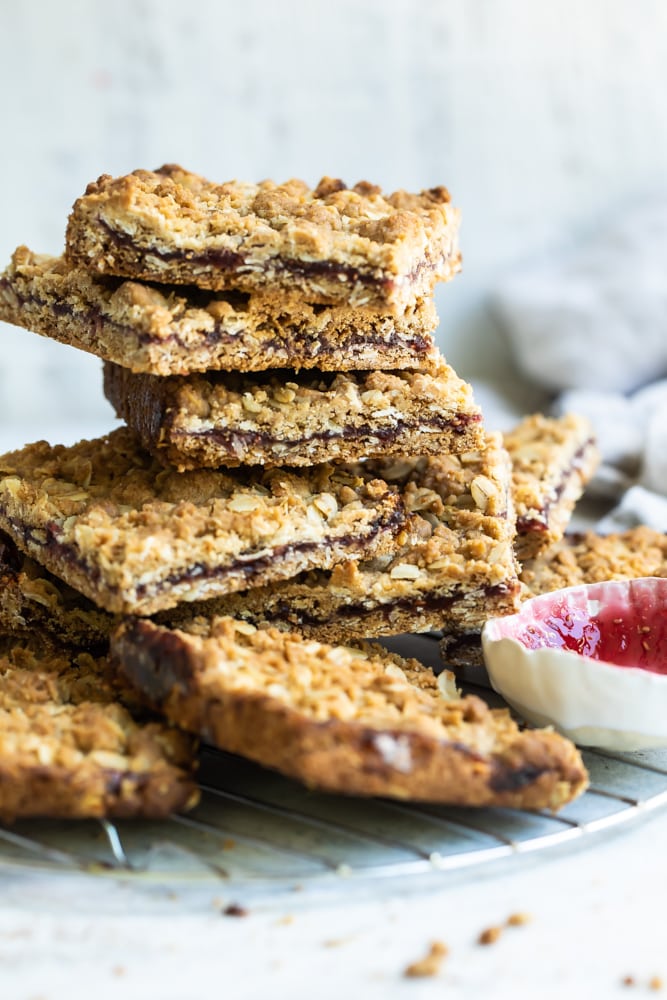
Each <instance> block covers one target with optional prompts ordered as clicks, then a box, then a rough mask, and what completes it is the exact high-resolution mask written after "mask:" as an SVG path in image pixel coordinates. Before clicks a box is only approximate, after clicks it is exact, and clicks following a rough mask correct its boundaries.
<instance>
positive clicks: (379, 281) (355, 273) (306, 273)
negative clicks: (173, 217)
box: [97, 219, 454, 289]
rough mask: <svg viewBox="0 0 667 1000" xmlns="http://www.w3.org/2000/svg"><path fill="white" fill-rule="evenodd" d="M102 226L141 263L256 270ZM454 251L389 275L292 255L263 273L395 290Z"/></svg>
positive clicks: (218, 254) (224, 253) (228, 254)
mask: <svg viewBox="0 0 667 1000" xmlns="http://www.w3.org/2000/svg"><path fill="white" fill-rule="evenodd" d="M97 222H98V225H99V226H100V228H101V229H103V230H104V231H105V232H106V235H107V240H108V245H109V246H110V247H112V248H117V247H120V248H125V249H127V250H130V251H131V256H132V258H133V260H134V261H135V262H136V263H137V264H139V265H141V264H143V263H144V255H145V254H150V255H151V256H153V257H157V258H159V259H160V260H164V261H167V262H169V261H183V262H185V263H187V264H193V265H195V266H196V267H203V268H215V270H217V271H221V272H227V273H229V274H238V273H243V272H244V271H250V272H252V271H256V270H257V269H258V264H257V262H255V261H253V260H249V259H248V258H246V257H244V256H243V254H239V253H234V252H233V251H231V250H216V249H209V250H201V251H197V250H187V249H185V250H175V251H173V252H169V251H165V250H158V249H157V248H156V247H153V246H150V247H143V246H138V245H137V243H136V242H135V240H133V239H132V237H130V236H128V235H127V234H125V233H119V232H118V231H117V230H116V229H113V228H112V227H111V226H109V225H108V223H106V222H104V220H102V219H98V220H97ZM453 256H454V255H453V254H443V255H442V257H441V258H440V259H439V260H435V261H431V260H427V259H426V258H422V259H421V260H420V261H418V262H417V264H416V265H415V267H414V268H413V269H412V271H410V272H409V273H408V274H405V275H395V276H390V277H388V276H386V275H385V274H383V273H382V272H380V273H378V269H377V268H373V269H369V270H362V269H361V268H359V267H353V266H352V265H350V264H341V263H339V262H338V261H331V260H308V261H306V260H299V259H295V258H292V257H279V256H275V257H270V258H268V260H267V261H265V262H264V263H263V266H262V268H261V269H262V270H263V271H264V272H272V273H277V274H281V273H282V274H289V275H292V276H294V277H301V278H311V277H329V278H334V279H336V280H337V281H338V282H340V283H341V284H342V283H343V282H344V283H345V284H348V283H349V284H355V285H359V284H361V285H365V286H367V287H368V288H378V289H392V288H395V287H396V286H397V285H401V284H414V283H416V282H417V281H419V279H420V278H421V277H422V276H423V275H427V274H431V273H433V272H434V271H437V270H439V268H440V267H441V266H442V264H443V263H445V262H446V261H447V260H449V259H450V258H451V257H453Z"/></svg>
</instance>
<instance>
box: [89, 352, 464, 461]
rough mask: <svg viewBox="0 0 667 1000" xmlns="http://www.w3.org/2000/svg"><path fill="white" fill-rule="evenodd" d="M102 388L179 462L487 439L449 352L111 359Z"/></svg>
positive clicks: (437, 449)
mask: <svg viewBox="0 0 667 1000" xmlns="http://www.w3.org/2000/svg"><path fill="white" fill-rule="evenodd" d="M104 391H105V393H106V396H107V399H109V400H110V402H111V403H112V404H113V406H114V407H115V409H116V413H117V414H118V416H119V417H122V418H123V419H124V420H125V422H126V423H127V424H129V426H130V427H131V428H132V429H133V430H134V431H135V432H136V433H137V434H138V435H139V437H140V438H141V442H142V444H143V446H144V447H145V448H146V449H147V450H148V451H150V452H151V453H152V454H154V455H155V456H156V457H157V458H159V459H160V460H161V461H162V462H164V463H165V464H171V465H174V466H175V467H176V468H177V469H179V470H180V471H183V470H184V469H196V468H200V467H208V468H217V467H218V466H221V465H224V466H228V467H229V466H237V465H253V464H259V465H266V466H275V465H289V466H302V465H305V466H310V465H315V464H317V463H320V462H328V461H341V460H342V461H354V460H355V459H358V458H361V457H364V456H365V457H373V456H382V455H395V454H405V453H406V452H408V453H411V454H416V455H422V454H423V455H426V454H443V453H445V452H463V451H470V450H471V449H473V448H477V447H480V446H481V444H482V442H483V433H482V416H481V412H480V410H479V408H478V407H477V406H476V405H475V404H474V402H473V397H472V389H471V388H470V386H469V385H468V384H467V383H466V382H464V381H463V380H462V379H460V378H458V377H457V376H456V375H455V373H454V372H453V371H452V369H451V368H450V367H449V366H448V365H447V364H445V362H444V361H443V360H439V361H438V362H436V363H435V364H434V365H433V366H432V367H431V368H430V369H429V370H426V371H417V372H414V371H406V372H400V371H399V372H367V373H362V372H358V373H353V372H346V373H343V372H339V373H338V374H330V375H326V374H325V373H322V372H308V373H301V374H296V373H294V372H283V371H276V372H268V373H266V374H264V375H262V376H259V375H252V376H251V375H243V376H240V375H230V374H226V373H209V374H207V375H191V376H190V377H188V378H179V377H173V378H160V377H158V376H153V375H136V374H133V373H132V372H129V371H128V370H127V369H126V368H120V367H119V366H118V365H111V364H106V365H105V369H104Z"/></svg>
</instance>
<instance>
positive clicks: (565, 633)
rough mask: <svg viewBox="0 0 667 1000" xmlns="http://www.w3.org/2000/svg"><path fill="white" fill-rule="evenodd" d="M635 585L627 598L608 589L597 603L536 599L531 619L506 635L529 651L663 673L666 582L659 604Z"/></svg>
mask: <svg viewBox="0 0 667 1000" xmlns="http://www.w3.org/2000/svg"><path fill="white" fill-rule="evenodd" d="M639 583H642V581H631V582H630V586H629V587H628V590H627V591H626V594H627V598H626V599H625V600H621V599H619V597H618V596H609V595H610V594H611V593H612V592H611V590H608V591H607V594H606V595H605V597H604V599H603V600H600V601H598V600H593V599H592V598H591V599H590V600H589V599H588V598H587V597H586V596H585V593H584V592H583V591H582V592H581V593H580V594H576V593H570V594H567V593H565V594H564V595H563V596H562V597H560V598H556V599H551V600H549V601H547V600H544V599H539V603H536V604H535V609H536V610H535V619H534V620H532V621H530V622H526V621H523V622H522V621H521V620H520V617H519V619H518V620H517V622H516V624H514V625H513V626H512V630H511V632H508V633H507V634H511V637H512V638H515V639H517V640H518V641H519V642H521V643H522V644H523V645H524V646H526V648H528V649H543V648H544V647H547V648H550V649H562V650H568V651H571V652H574V653H578V654H579V655H581V656H586V657H589V658H590V659H594V660H600V661H604V662H605V663H611V664H614V665H615V666H618V667H640V668H641V669H643V670H648V671H650V672H652V673H658V674H667V616H665V613H664V598H665V596H667V582H663V581H661V582H660V583H658V584H657V586H660V587H661V588H662V590H663V595H662V600H661V599H660V598H659V597H656V594H655V590H653V591H651V590H650V589H649V588H647V587H646V586H637V584H639ZM633 585H634V586H633ZM601 586H602V585H601ZM649 587H650V585H649Z"/></svg>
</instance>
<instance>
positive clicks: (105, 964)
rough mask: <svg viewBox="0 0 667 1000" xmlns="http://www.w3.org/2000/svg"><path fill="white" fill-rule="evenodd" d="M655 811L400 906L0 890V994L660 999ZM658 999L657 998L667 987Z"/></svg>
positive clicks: (666, 887) (7, 885) (184, 999)
mask: <svg viewBox="0 0 667 1000" xmlns="http://www.w3.org/2000/svg"><path fill="white" fill-rule="evenodd" d="M666 836H667V814H665V813H664V812H663V813H662V814H660V815H658V816H656V817H654V818H652V819H650V820H647V821H645V822H644V823H642V824H641V825H639V826H636V827H635V828H634V829H632V830H628V831H626V832H624V833H623V834H617V835H616V836H615V837H613V838H611V839H606V840H600V841H598V842H595V843H591V844H590V846H589V847H587V848H586V849H585V850H584V849H579V850H574V849H571V850H569V851H568V852H567V853H566V854H561V855H559V856H556V857H550V858H545V857H542V856H540V857H538V856H534V857H532V858H530V857H529V858H525V859H517V864H516V865H510V866H508V867H507V868H506V869H504V870H503V871H502V872H501V873H499V874H490V875H488V876H486V877H480V876H479V875H477V876H475V875H472V874H471V876H470V878H469V879H468V880H467V881H465V882H457V883H455V884H452V885H448V883H447V879H446V877H443V879H442V881H439V882H438V881H436V879H435V878H434V881H433V883H432V885H431V886H430V887H429V888H424V887H423V885H422V886H421V887H420V889H419V890H418V891H413V892H405V893H402V894H398V893H396V891H394V892H392V891H391V889H390V888H389V889H387V888H382V887H380V886H377V887H371V888H369V889H368V892H367V894H366V895H363V896H360V895H359V894H352V893H351V892H346V891H345V888H344V886H343V888H342V889H341V891H340V893H338V894H337V895H336V896H335V897H334V898H332V899H327V900H322V899H319V900H311V899H310V897H309V895H308V893H307V891H306V892H300V893H295V894H293V895H292V896H291V897H287V898H285V899H281V900H280V901H276V902H273V903H272V904H266V903H265V904H263V905H260V904H256V905H254V904H252V903H251V904H250V905H249V907H248V913H247V915H246V916H244V917H230V916H224V915H223V914H222V912H221V911H222V909H223V908H224V907H226V906H227V905H228V904H229V903H230V902H236V903H240V904H243V903H244V902H247V901H245V900H243V899H242V898H236V897H234V898H232V897H231V896H229V895H228V894H226V893H225V890H224V887H221V888H220V890H219V891H218V890H216V889H215V888H212V889H210V890H206V891H202V892H199V893H197V894H195V895H191V894H189V893H187V892H183V891H180V892H179V891H177V892H176V893H169V894H167V893H159V892H157V893H154V894H153V895H152V896H151V897H150V898H148V897H146V896H144V895H142V894H140V893H138V892H137V891H136V890H132V889H128V888H127V887H118V886H114V885H109V884H108V883H101V882H100V880H99V879H95V880H93V881H92V882H84V881H82V880H80V879H75V878H59V879H47V878H44V877H33V878H26V877H23V876H17V875H11V874H5V875H0V900H1V901H0V965H1V967H2V972H1V973H0V979H1V980H2V984H3V996H7V997H11V998H12V1000H55V998H61V997H67V998H68V1000H79V998H82V1000H83V998H85V997H89V996H90V995H91V991H93V992H94V995H95V997H96V1000H116V998H123V1000H134V998H137V1000H139V998H146V997H159V998H160V1000H192V998H193V997H204V996H211V995H221V996H233V997H234V998H235V1000H260V998H264V997H267V996H271V997H274V998H276V1000H283V998H285V1000H286V998H294V997H317V1000H339V998H340V997H341V996H349V997H352V998H357V997H364V998H368V1000H375V998H377V1000H385V998H391V1000H394V998H396V1000H399V998H402V997H419V998H436V997H441V996H447V997H454V998H457V1000H468V998H473V997H475V998H477V997H487V998H489V1000H523V998H525V1000H528V998H533V997H536V996H539V997H540V998H544V1000H561V998H564V997H568V998H572V1000H579V998H581V1000H584V998H586V1000H588V998H595V1000H606V998H614V997H621V996H628V995H629V992H628V987H627V986H625V985H624V984H623V979H624V978H625V977H626V976H632V977H633V979H634V980H635V983H636V989H635V990H634V991H632V993H631V995H633V996H643V995H647V994H648V995H658V996H659V995H660V993H655V994H654V993H653V991H652V990H651V989H650V987H649V982H650V980H651V979H652V978H653V977H655V976H658V977H660V978H661V979H662V980H663V982H665V983H666V984H667V953H666V951H665V945H664V927H665V921H664V914H663V906H664V899H665V893H666V892H667V867H666V866H665V864H664V849H663V844H664V840H665V837H666ZM512 913H525V914H527V915H528V916H529V917H530V921H529V922H528V923H527V924H525V925H524V926H521V927H515V928H506V929H505V930H504V931H503V933H502V934H501V936H500V938H499V939H498V941H497V942H496V943H495V944H493V945H490V946H487V947H483V946H481V945H480V944H479V943H478V937H479V934H480V933H481V932H482V931H483V930H485V929H487V928H489V927H490V926H494V925H500V924H503V923H504V922H505V921H506V920H507V918H508V917H509V916H510V914H512ZM436 939H437V940H441V941H444V942H445V943H446V944H447V946H448V948H449V955H448V957H447V958H446V960H445V962H444V963H443V966H442V968H441V971H440V974H439V975H438V976H437V977H434V978H432V979H419V980H418V979H406V978H405V977H404V976H403V972H404V969H405V967H406V966H407V965H408V964H409V963H411V962H413V961H415V960H416V959H419V958H421V957H423V955H424V954H425V953H426V951H427V949H428V946H429V944H430V942H432V941H433V940H436ZM665 988H667V985H666V986H665Z"/></svg>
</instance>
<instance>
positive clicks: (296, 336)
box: [0, 283, 433, 361]
mask: <svg viewBox="0 0 667 1000" xmlns="http://www.w3.org/2000/svg"><path fill="white" fill-rule="evenodd" d="M0 288H2V283H0ZM12 293H13V294H14V295H16V298H17V299H18V302H19V306H20V307H24V306H29V305H31V304H32V305H34V306H37V307H38V308H40V309H46V308H48V309H49V310H50V311H51V313H52V314H53V315H55V316H58V317H63V318H76V320H77V323H78V324H79V326H81V327H84V328H90V329H92V330H95V329H98V328H100V327H102V326H103V327H105V328H106V329H107V330H108V331H109V332H110V333H111V332H114V333H116V334H118V335H120V336H122V337H128V336H132V337H134V338H136V341H137V343H139V344H140V345H141V346H150V345H152V344H159V345H161V346H162V345H167V344H177V345H178V346H179V347H183V348H187V349H188V350H192V349H193V344H192V342H191V341H190V340H188V341H187V342H186V341H185V340H184V339H183V337H182V336H180V335H179V334H178V333H177V332H174V333H172V334H169V336H166V337H164V336H160V337H157V336H155V335H154V334H152V333H150V332H147V331H145V330H140V329H137V328H134V327H130V326H123V325H122V324H121V323H116V322H115V321H114V320H112V319H110V318H108V317H107V316H105V315H104V314H103V312H102V310H101V309H99V308H97V307H94V306H91V307H90V308H88V309H85V310H80V309H77V310H75V309H72V307H71V306H69V305H67V304H66V303H63V302H46V301H45V300H43V299H40V298H39V297H38V296H30V297H25V296H21V295H18V293H17V292H16V291H15V290H14V289H12ZM275 328H276V336H273V337H271V338H270V339H269V338H267V339H264V340H263V341H262V349H263V351H265V352H268V353H269V354H271V353H277V354H279V353H281V352H282V353H284V354H285V357H286V360H287V361H289V360H291V359H293V357H296V358H299V359H300V358H315V357H318V356H321V355H324V356H332V357H335V356H337V355H339V354H340V352H341V351H342V350H345V351H348V350H354V349H358V353H359V355H360V356H361V357H365V356H366V354H367V352H368V349H371V350H386V349H388V348H396V347H400V348H401V349H402V351H404V352H406V353H411V354H412V353H413V354H427V353H428V352H429V351H431V350H432V348H433V341H432V339H431V337H430V336H428V335H426V336H424V335H421V334H404V335H401V334H397V333H392V334H390V335H389V336H382V335H381V334H374V333H372V332H368V333H364V332H355V331H354V330H353V329H348V328H343V327H341V328H340V329H339V330H338V337H337V338H334V337H326V336H323V335H322V334H317V335H316V334H314V333H313V330H312V328H310V327H308V326H305V327H304V328H303V329H301V328H299V327H296V326H293V325H292V326H290V327H289V333H288V334H287V335H285V333H284V332H283V327H282V326H281V324H280V317H277V318H276V324H275ZM334 328H335V327H334ZM249 332H252V331H248V330H246V329H239V330H237V331H234V332H231V331H230V330H225V329H223V327H222V326H221V324H220V323H216V324H215V326H214V327H213V329H212V330H208V331H207V332H206V333H204V332H203V331H202V333H201V337H200V339H199V345H198V346H200V347H210V348H213V347H216V346H217V345H223V344H243V340H244V338H245V337H247V336H248V333H249ZM263 332H264V333H266V331H263Z"/></svg>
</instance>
